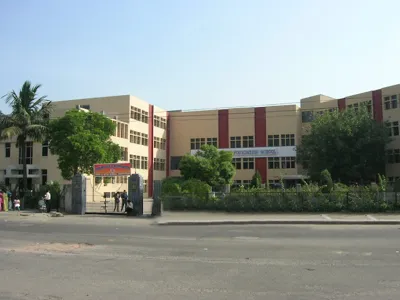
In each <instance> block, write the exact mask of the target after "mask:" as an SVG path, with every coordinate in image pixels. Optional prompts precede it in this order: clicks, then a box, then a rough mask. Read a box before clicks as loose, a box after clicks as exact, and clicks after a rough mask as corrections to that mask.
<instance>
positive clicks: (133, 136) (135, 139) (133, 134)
mask: <svg viewBox="0 0 400 300" xmlns="http://www.w3.org/2000/svg"><path fill="white" fill-rule="evenodd" d="M129 141H130V142H131V143H134V144H138V145H140V144H141V139H140V132H137V131H134V130H131V131H130V134H129Z"/></svg>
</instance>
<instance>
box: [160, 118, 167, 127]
mask: <svg viewBox="0 0 400 300" xmlns="http://www.w3.org/2000/svg"><path fill="white" fill-rule="evenodd" d="M160 125H161V126H160V128H162V129H166V128H167V119H165V118H162V117H161V118H160Z"/></svg>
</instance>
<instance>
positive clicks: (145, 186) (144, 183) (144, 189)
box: [143, 180, 147, 193]
mask: <svg viewBox="0 0 400 300" xmlns="http://www.w3.org/2000/svg"><path fill="white" fill-rule="evenodd" d="M143 193H147V180H143Z"/></svg>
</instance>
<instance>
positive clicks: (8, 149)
mask: <svg viewBox="0 0 400 300" xmlns="http://www.w3.org/2000/svg"><path fill="white" fill-rule="evenodd" d="M4 148H5V154H6V157H11V143H5V144H4Z"/></svg>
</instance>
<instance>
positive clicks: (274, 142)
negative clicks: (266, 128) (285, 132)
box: [268, 134, 279, 147]
mask: <svg viewBox="0 0 400 300" xmlns="http://www.w3.org/2000/svg"><path fill="white" fill-rule="evenodd" d="M268 147H279V134H274V135H269V136H268Z"/></svg>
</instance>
